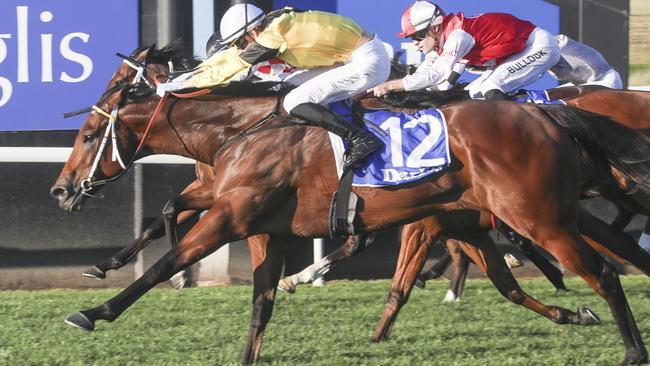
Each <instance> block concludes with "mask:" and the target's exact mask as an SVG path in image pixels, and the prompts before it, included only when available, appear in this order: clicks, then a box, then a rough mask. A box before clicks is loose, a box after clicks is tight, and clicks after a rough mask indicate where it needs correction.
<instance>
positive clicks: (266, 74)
mask: <svg viewBox="0 0 650 366" xmlns="http://www.w3.org/2000/svg"><path fill="white" fill-rule="evenodd" d="M227 49H228V43H224V42H223V39H221V34H220V33H219V32H214V33H213V34H212V36H210V38H209V39H208V41H207V42H206V44H205V54H206V55H207V57H208V58H209V57H212V55H214V54H215V53H218V52H222V51H225V50H227ZM294 71H296V69H295V68H294V67H293V66H291V65H289V64H288V63H286V62H284V61H282V60H280V59H279V58H277V57H274V58H272V59H270V60H268V61H262V62H259V63H257V64H255V65H253V66H251V68H250V69H249V70H248V72H247V73H245V72H242V73H240V74H239V75H237V76H236V77H235V78H233V80H251V81H284V80H285V79H286V78H287V77H288V76H289V75H291V74H292V73H293V72H294ZM163 95H164V94H163Z"/></svg>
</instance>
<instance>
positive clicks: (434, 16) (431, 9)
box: [397, 1, 445, 38]
mask: <svg viewBox="0 0 650 366" xmlns="http://www.w3.org/2000/svg"><path fill="white" fill-rule="evenodd" d="M444 16H445V12H444V11H442V9H440V7H439V6H438V5H436V4H433V3H430V2H428V1H416V2H415V3H413V4H411V5H410V6H409V7H408V8H407V9H406V11H405V12H404V14H402V32H401V33H397V36H398V37H402V38H406V37H410V36H412V35H413V34H414V33H416V32H419V31H421V30H423V29H425V28H427V27H428V26H430V25H438V24H441V23H442V20H443V17H444Z"/></svg>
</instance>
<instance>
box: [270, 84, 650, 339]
mask: <svg viewBox="0 0 650 366" xmlns="http://www.w3.org/2000/svg"><path fill="white" fill-rule="evenodd" d="M426 94H431V97H428V98H427V97H424V96H423V98H421V99H422V101H423V103H436V105H437V102H436V101H440V100H444V101H445V102H446V103H453V102H457V101H458V100H455V99H449V98H446V99H442V98H440V95H439V94H437V93H435V92H434V93H426ZM426 94H425V95H426ZM463 94H465V93H463ZM549 95H550V96H551V97H553V99H555V98H563V100H565V102H567V104H571V105H579V106H580V107H581V108H584V109H587V110H590V111H597V112H600V113H603V114H607V115H608V116H610V117H613V118H616V119H617V121H618V120H620V122H621V123H623V124H624V125H626V126H630V127H633V128H637V129H642V130H644V131H650V129H649V128H650V119H647V118H646V119H639V118H631V117H632V115H631V114H630V113H629V111H630V110H632V111H635V112H636V113H637V114H638V115H646V114H648V113H650V93H645V92H635V91H618V90H611V89H607V88H602V87H571V88H559V89H551V90H549ZM459 96H460V95H459ZM644 111H645V112H646V113H644ZM640 120H644V121H645V122H640ZM601 183H602V182H599V180H593V181H592V183H590V184H588V185H587V187H589V190H590V191H595V192H598V193H600V192H604V193H605V194H604V195H605V197H606V198H608V199H611V200H613V201H614V202H615V203H617V204H618V205H619V207H620V210H621V212H622V215H619V216H624V219H622V220H621V219H620V217H619V218H617V219H616V220H615V222H614V223H613V225H612V226H614V227H613V230H614V231H615V232H620V231H622V228H623V227H624V226H625V224H626V221H629V218H630V217H631V215H629V214H628V213H627V212H628V210H629V212H633V213H641V214H644V215H648V212H649V211H648V209H647V208H646V206H644V205H643V204H644V200H641V201H640V202H638V201H636V200H634V199H633V197H644V195H645V193H644V192H638V193H636V194H634V195H628V194H626V192H625V191H624V190H622V189H620V188H618V187H614V186H611V185H604V184H601ZM645 202H647V201H645ZM581 218H582V225H581V226H580V228H581V230H582V231H585V232H588V233H590V235H607V236H608V238H609V239H606V240H605V241H603V242H606V243H609V246H607V247H603V246H602V245H601V244H602V242H601V243H598V242H597V241H593V240H590V239H589V238H587V240H588V241H589V243H590V244H592V245H593V246H594V248H595V249H597V250H598V251H600V252H602V253H604V254H607V255H609V256H610V257H612V258H614V259H615V260H617V261H619V262H620V263H625V262H629V263H631V264H633V265H634V266H636V267H637V268H639V269H640V270H641V271H643V272H644V273H645V274H647V275H650V256H649V255H648V253H646V252H645V251H643V250H641V249H640V248H639V247H638V245H637V244H636V243H635V242H634V241H632V240H631V239H630V238H629V237H627V236H625V235H617V233H607V234H605V232H606V231H608V230H607V229H606V227H605V225H604V223H602V222H600V221H599V220H598V219H597V218H595V217H594V216H593V215H591V214H589V213H588V212H586V211H583V212H582V215H581ZM477 223H478V222H477ZM477 223H474V224H472V223H469V224H468V225H470V226H469V227H468V228H466V230H468V229H470V228H471V227H472V226H471V225H477ZM418 225H420V226H422V227H418ZM481 225H482V226H483V228H484V229H485V230H488V229H491V227H492V222H491V220H489V219H488V218H487V217H485V218H484V219H483V220H482V222H481ZM425 227H426V225H424V224H423V223H422V222H418V223H412V224H409V227H408V228H405V230H404V232H403V235H402V246H401V249H400V258H399V260H398V265H397V272H396V273H395V276H394V277H393V284H392V287H391V291H390V294H389V296H388V300H387V302H386V307H385V311H384V315H383V316H382V319H381V321H380V323H379V324H378V326H377V330H376V332H375V335H374V337H373V339H374V340H375V341H379V340H381V339H383V338H385V337H386V336H387V334H388V332H389V330H390V327H391V325H392V323H393V321H394V320H395V318H396V317H397V313H398V312H399V309H400V308H401V306H403V305H404V304H405V303H406V301H407V299H408V296H409V294H410V291H411V289H412V286H413V281H414V280H415V277H414V276H415V274H416V273H417V272H419V271H420V269H421V267H420V266H421V265H422V264H423V263H424V260H425V259H426V253H427V251H426V250H422V249H421V248H420V246H421V245H423V243H425V244H426V247H427V248H428V245H431V242H430V241H429V242H427V241H426V240H418V236H417V235H413V234H412V233H413V232H416V233H422V231H423V230H424V228H425ZM474 229H477V228H476V227H474ZM596 232H597V233H596ZM443 234H444V233H443ZM424 237H426V235H425V236H424ZM470 244H474V243H470ZM529 244H530V243H529ZM448 245H452V249H451V251H454V250H455V251H456V252H457V251H458V250H459V249H462V250H463V252H464V253H466V254H467V255H468V256H469V257H471V258H473V261H474V262H475V263H476V264H477V265H478V266H479V268H480V269H481V270H482V271H484V272H485V271H488V277H489V278H490V279H493V278H494V274H492V275H490V273H489V272H490V268H489V267H486V265H487V262H486V260H485V259H484V258H483V257H484V255H483V254H481V253H480V250H479V249H477V248H476V246H473V245H468V243H466V242H462V241H457V240H453V239H450V240H449V241H448ZM346 246H353V248H356V247H357V246H358V244H357V243H354V242H347V243H346V244H345V245H344V247H346ZM361 248H363V247H361ZM520 249H523V250H533V248H532V245H529V246H526V247H524V248H520ZM341 253H343V254H344V255H342V254H341ZM351 253H352V252H351V251H350V248H340V249H339V250H337V251H336V252H334V253H333V254H332V255H328V256H326V257H325V258H324V259H323V260H322V261H320V262H319V263H315V264H313V265H310V266H309V267H307V268H306V269H305V270H303V271H301V272H300V273H298V274H295V275H292V276H289V277H287V278H284V279H282V280H281V281H280V284H279V285H280V287H281V288H283V289H285V290H287V291H288V292H293V291H295V286H296V285H297V284H299V283H307V282H311V281H313V280H314V279H315V278H317V277H318V276H319V275H322V274H323V273H324V272H326V271H327V269H329V268H330V267H331V266H333V265H334V264H336V261H340V260H342V259H345V257H346V256H347V255H349V254H351ZM466 258H467V256H466V255H464V254H462V253H456V255H455V256H454V259H455V260H457V263H456V264H455V271H454V274H453V277H452V281H451V287H450V291H452V290H456V292H455V293H454V299H456V298H457V296H458V295H459V293H458V289H462V288H463V282H464V278H465V276H466V273H467V272H466V271H467V264H468V261H467V259H466ZM542 264H543V263H542ZM549 265H550V264H549ZM550 266H552V265H550ZM540 268H542V267H541V266H540ZM553 268H554V267H553ZM503 270H504V269H503V268H502V269H501V271H503ZM501 273H504V272H501ZM548 273H551V274H552V272H550V271H545V274H547V276H548ZM560 278H561V277H560ZM549 279H551V277H549ZM551 280H552V279H551ZM493 281H494V280H493ZM497 281H500V284H497V288H498V289H499V291H500V292H501V293H502V294H504V296H505V297H506V298H508V299H509V300H511V301H513V299H517V300H515V301H514V302H516V303H517V302H518V301H520V300H519V299H521V298H522V297H520V296H519V294H517V292H518V286H517V287H512V286H514V285H515V284H516V282H512V280H510V279H508V280H506V279H500V280H497ZM495 284H496V283H495ZM448 294H449V292H448ZM515 294H516V295H515ZM524 295H525V294H524ZM525 296H527V295H525ZM522 305H524V306H526V307H529V306H527V301H523V302H522ZM529 308H531V309H533V310H535V308H532V307H529ZM537 309H539V308H537ZM535 311H538V310H535ZM538 312H539V311H538ZM540 313H541V314H543V315H544V313H543V312H540ZM545 316H547V317H549V316H548V315H545ZM549 318H551V317H549ZM551 319H553V318H551Z"/></svg>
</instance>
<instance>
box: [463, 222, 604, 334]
mask: <svg viewBox="0 0 650 366" xmlns="http://www.w3.org/2000/svg"><path fill="white" fill-rule="evenodd" d="M462 239H463V240H464V241H466V242H464V241H459V242H458V244H459V245H460V246H461V248H462V250H463V251H464V252H465V254H467V255H468V256H469V257H470V258H471V259H472V261H473V262H474V263H475V264H476V266H477V267H478V268H479V269H480V270H481V271H483V272H485V274H486V275H487V276H488V278H489V279H490V281H492V283H493V284H494V286H495V287H496V288H497V290H498V291H499V293H500V294H501V295H502V296H503V297H505V298H506V299H508V300H509V301H510V302H512V303H514V304H516V305H521V306H523V307H525V308H527V309H529V310H532V311H534V312H536V313H538V314H540V315H542V316H544V317H546V318H548V319H550V320H551V321H553V322H555V323H557V324H577V325H593V324H599V323H600V320H599V319H598V317H597V316H596V315H595V313H594V312H593V311H591V310H590V309H588V308H586V307H582V308H580V309H578V311H577V312H575V313H574V312H572V311H570V310H568V309H565V308H562V307H559V306H553V305H546V304H543V303H541V302H539V301H538V300H536V299H535V298H533V297H532V296H530V295H528V294H527V293H526V292H524V290H522V289H521V287H519V284H518V283H517V280H516V279H515V278H514V277H513V276H512V272H510V268H509V267H508V265H507V263H506V261H505V260H504V259H503V256H502V255H501V251H499V249H498V248H497V246H496V244H495V243H494V241H493V240H492V239H491V238H490V237H489V235H488V234H487V232H474V233H466V234H464V235H463V236H462Z"/></svg>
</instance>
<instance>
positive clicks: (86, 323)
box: [64, 313, 95, 332]
mask: <svg viewBox="0 0 650 366" xmlns="http://www.w3.org/2000/svg"><path fill="white" fill-rule="evenodd" d="M64 321H65V323H66V324H68V325H72V326H73V327H76V328H79V329H83V330H85V331H88V332H90V331H93V330H95V322H92V321H90V319H88V318H87V317H86V316H85V315H83V314H82V313H75V314H72V315H70V316H69V317H67V318H66V319H65V320H64Z"/></svg>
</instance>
